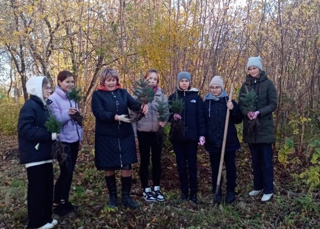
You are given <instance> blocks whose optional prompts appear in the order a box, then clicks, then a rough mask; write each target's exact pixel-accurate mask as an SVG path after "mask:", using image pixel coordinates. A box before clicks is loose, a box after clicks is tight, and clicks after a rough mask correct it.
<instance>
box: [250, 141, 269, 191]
mask: <svg viewBox="0 0 320 229" xmlns="http://www.w3.org/2000/svg"><path fill="white" fill-rule="evenodd" d="M249 147H250V151H251V156H252V166H253V176H254V179H253V184H254V190H262V189H263V193H264V194H270V193H273V161H272V157H273V152H272V145H271V144H265V143H258V144H249Z"/></svg>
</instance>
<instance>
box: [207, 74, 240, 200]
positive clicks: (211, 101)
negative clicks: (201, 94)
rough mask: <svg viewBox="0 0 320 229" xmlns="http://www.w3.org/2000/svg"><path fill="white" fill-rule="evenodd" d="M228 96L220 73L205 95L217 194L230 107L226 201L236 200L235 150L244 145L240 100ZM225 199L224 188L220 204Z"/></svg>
mask: <svg viewBox="0 0 320 229" xmlns="http://www.w3.org/2000/svg"><path fill="white" fill-rule="evenodd" d="M228 100H229V98H228V95H227V93H226V91H224V90H223V81H222V79H221V77H220V76H215V77H213V78H212V80H211V82H210V93H208V94H207V95H206V96H205V102H204V114H205V119H206V126H207V135H206V144H205V148H206V150H207V151H208V152H209V154H210V162H211V169H212V191H213V193H215V190H216V183H217V176H218V172H219V164H220V158H221V148H222V142H223V133H224V125H225V120H226V114H227V108H229V110H230V118H229V125H228V133H227V139H226V148H225V156H224V162H225V166H226V169H227V197H226V202H227V203H232V202H233V201H234V200H235V192H234V189H235V187H236V165H235V152H236V150H238V149H239V148H240V143H239V140H238V137H237V130H236V127H235V124H238V123H241V121H242V114H241V112H240V109H239V107H238V105H237V103H236V102H235V101H234V100H232V101H228ZM221 199H222V196H221V190H219V193H218V195H217V196H216V198H215V200H216V202H217V203H220V202H221Z"/></svg>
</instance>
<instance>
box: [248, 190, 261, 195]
mask: <svg viewBox="0 0 320 229" xmlns="http://www.w3.org/2000/svg"><path fill="white" fill-rule="evenodd" d="M261 193H262V190H252V191H251V192H249V196H257V195H260V194H261Z"/></svg>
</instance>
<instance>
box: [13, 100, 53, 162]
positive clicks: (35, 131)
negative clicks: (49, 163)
mask: <svg viewBox="0 0 320 229" xmlns="http://www.w3.org/2000/svg"><path fill="white" fill-rule="evenodd" d="M48 117H49V112H48V109H47V107H46V106H45V105H44V104H43V102H42V101H41V100H40V99H39V98H38V97H37V96H34V95H31V96H30V99H29V100H27V101H26V103H25V104H24V105H23V107H22V108H21V110H20V114H19V120H18V142H19V153H20V163H21V164H26V163H31V162H39V161H45V160H50V159H52V157H51V147H52V144H53V142H54V141H52V140H51V132H49V131H48V130H47V128H46V127H45V126H44V123H45V122H46V121H47V119H48ZM38 143H39V145H38V149H36V148H35V147H36V146H37V144H38Z"/></svg>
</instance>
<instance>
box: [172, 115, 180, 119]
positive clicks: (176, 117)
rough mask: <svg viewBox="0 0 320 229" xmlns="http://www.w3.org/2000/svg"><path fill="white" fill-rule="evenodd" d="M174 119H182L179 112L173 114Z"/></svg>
mask: <svg viewBox="0 0 320 229" xmlns="http://www.w3.org/2000/svg"><path fill="white" fill-rule="evenodd" d="M173 119H174V120H178V119H181V116H180V115H179V114H174V115H173Z"/></svg>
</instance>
